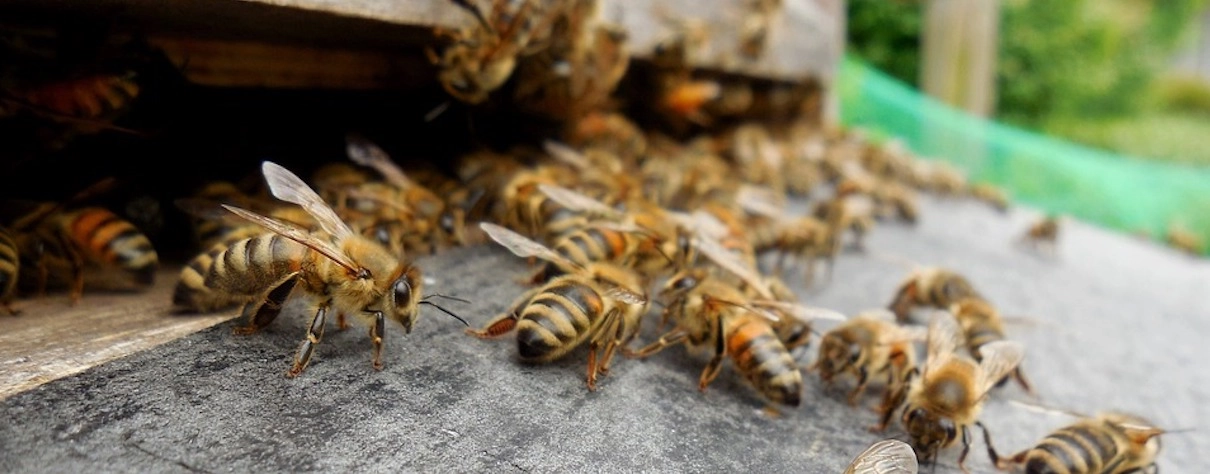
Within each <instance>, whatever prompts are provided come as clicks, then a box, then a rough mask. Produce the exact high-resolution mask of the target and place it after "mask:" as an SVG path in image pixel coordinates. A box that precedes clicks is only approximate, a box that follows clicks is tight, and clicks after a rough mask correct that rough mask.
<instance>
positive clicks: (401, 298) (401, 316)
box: [387, 266, 423, 333]
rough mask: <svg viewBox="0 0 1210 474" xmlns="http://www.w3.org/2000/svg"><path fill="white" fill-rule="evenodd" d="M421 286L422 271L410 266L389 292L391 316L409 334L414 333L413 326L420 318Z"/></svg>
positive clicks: (393, 283)
mask: <svg viewBox="0 0 1210 474" xmlns="http://www.w3.org/2000/svg"><path fill="white" fill-rule="evenodd" d="M421 285H423V282H422V280H421V278H420V269H419V268H417V267H413V266H408V267H407V268H406V269H405V270H404V271H403V273H401V274H400V275H399V278H396V279H395V281H394V282H392V283H391V288H390V289H389V290H388V291H389V294H388V295H387V298H388V299H390V301H391V303H392V304H391V305H389V307H390V308H392V310H391V311H390V314H389V316H390V318H391V319H393V320H395V321H398V322H399V324H401V325H403V330H404V331H405V332H407V333H411V332H412V326H413V325H414V324H415V323H416V319H417V318H418V317H419V316H420V292H421V290H422V288H421Z"/></svg>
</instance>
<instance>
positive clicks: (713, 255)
mask: <svg viewBox="0 0 1210 474" xmlns="http://www.w3.org/2000/svg"><path fill="white" fill-rule="evenodd" d="M694 243H695V246H696V247H697V249H698V250H699V251H701V252H702V255H705V256H706V258H709V259H710V260H711V261H713V262H714V263H716V264H718V266H720V267H723V269H725V270H727V271H729V272H731V273H734V274H735V276H738V277H740V279H742V280H744V283H747V284H748V286H750V287H751V288H752V289H754V290H756V291H757V293H759V294H760V296H761V298H764V299H767V300H774V299H775V298H774V296H773V292H771V291H769V287H768V286H766V285H765V280H764V279H762V278H761V276H760V273H759V272H757V271H756V269H755V268H752V266H750V265H748V264H747V263H744V261H743V260H740V259H739V258H738V257H736V256H735V254H733V253H731V252H729V251H727V249H726V248H725V247H723V246H722V245H721V244H719V243H718V241H717V240H714V239H712V238H709V237H707V236H704V235H700V234H699V235H698V236H697V238H695V239H694Z"/></svg>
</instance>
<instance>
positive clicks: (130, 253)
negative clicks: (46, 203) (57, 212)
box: [60, 207, 160, 285]
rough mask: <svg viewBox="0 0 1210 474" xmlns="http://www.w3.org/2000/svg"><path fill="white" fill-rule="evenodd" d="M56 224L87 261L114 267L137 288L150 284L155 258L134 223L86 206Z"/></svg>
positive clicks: (152, 277) (156, 260)
mask: <svg viewBox="0 0 1210 474" xmlns="http://www.w3.org/2000/svg"><path fill="white" fill-rule="evenodd" d="M60 225H61V227H62V229H63V230H64V231H65V233H66V234H67V237H68V238H69V239H71V241H72V242H73V243H74V244H75V246H76V248H78V249H79V250H80V251H81V252H82V253H83V254H84V255H85V256H86V258H87V259H88V260H89V261H91V262H93V263H99V264H102V265H112V266H116V267H117V268H120V269H122V270H124V271H125V272H127V273H129V274H130V275H131V276H132V277H133V278H134V280H135V282H137V283H139V284H141V285H150V284H151V283H152V282H153V281H154V279H155V271H156V269H157V268H159V264H160V261H159V257H158V256H157V255H156V251H155V248H153V247H152V246H151V240H149V239H148V238H147V236H146V235H143V233H142V232H140V231H139V229H137V228H135V226H134V224H131V223H130V222H128V221H126V220H125V219H122V218H121V217H118V215H117V214H114V213H113V212H110V211H109V210H108V209H105V208H100V207H89V208H84V209H80V210H77V211H74V212H71V213H68V214H66V215H64V216H63V219H62V220H61V221H60Z"/></svg>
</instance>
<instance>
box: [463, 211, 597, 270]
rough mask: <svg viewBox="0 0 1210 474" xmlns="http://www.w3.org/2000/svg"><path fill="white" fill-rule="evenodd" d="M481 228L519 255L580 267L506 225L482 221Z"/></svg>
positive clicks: (569, 266)
mask: <svg viewBox="0 0 1210 474" xmlns="http://www.w3.org/2000/svg"><path fill="white" fill-rule="evenodd" d="M479 228H480V229H483V231H484V232H486V233H487V235H488V236H489V237H491V238H492V240H494V241H496V243H498V244H500V245H503V246H504V248H506V249H508V250H509V251H510V252H512V253H513V255H516V256H518V257H525V258H529V257H538V258H540V259H543V260H546V261H548V262H551V263H554V264H555V265H559V266H560V267H563V268H580V266H579V265H577V264H576V263H575V262H572V261H571V260H568V259H566V258H563V256H562V255H559V254H558V253H555V251H554V250H551V249H550V247H547V246H545V245H542V244H540V243H538V242H535V241H533V240H531V239H530V238H529V237H526V236H524V235H521V234H518V233H516V232H513V231H512V230H509V229H508V228H506V227H503V226H499V225H496V224H492V223H491V222H480V223H479Z"/></svg>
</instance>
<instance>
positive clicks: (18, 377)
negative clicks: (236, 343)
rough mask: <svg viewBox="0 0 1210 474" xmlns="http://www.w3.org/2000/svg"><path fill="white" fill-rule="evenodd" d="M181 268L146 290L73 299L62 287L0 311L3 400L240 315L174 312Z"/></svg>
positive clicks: (163, 275)
mask: <svg viewBox="0 0 1210 474" xmlns="http://www.w3.org/2000/svg"><path fill="white" fill-rule="evenodd" d="M178 273H179V269H177V268H171V269H165V270H164V271H162V272H161V273H160V274H159V275H157V278H156V285H155V286H154V287H153V288H151V289H150V290H148V291H146V292H143V293H137V294H106V293H101V294H95V293H94V294H85V296H84V298H83V299H81V300H80V303H79V304H77V305H75V306H70V305H69V304H68V297H67V295H66V294H63V293H52V294H50V295H48V296H46V297H44V298H40V299H34V300H18V301H17V302H16V304H15V306H16V307H17V309H18V310H20V311H21V314H20V315H18V316H8V315H6V314H0V400H2V399H4V398H7V397H9V396H12V395H14V394H17V393H20V392H23V391H25V390H29V389H31V388H34V387H37V386H39V385H41V384H44V383H46V382H50V381H52V380H55V379H58V378H62V377H66V376H69V375H72V374H76V373H79V372H81V371H84V370H86V369H88V368H90V367H93V366H95V365H98V364H102V363H105V362H107V361H110V360H113V359H117V358H119V357H123V356H126V355H129V354H133V353H135V352H138V351H141V350H145V349H149V348H152V347H155V346H158V345H160V344H163V343H166V342H168V341H172V340H174V339H177V338H179V337H182V336H185V335H188V334H191V333H193V332H196V331H200V330H202V329H205V328H208V327H210V326H213V325H215V324H218V323H221V322H223V321H226V320H228V319H231V318H232V317H234V316H235V315H236V313H235V312H234V311H226V312H223V313H219V314H210V315H189V316H184V315H172V314H170V312H169V310H170V301H171V297H170V295H171V292H172V287H173V285H175V284H176V279H177V274H178Z"/></svg>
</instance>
